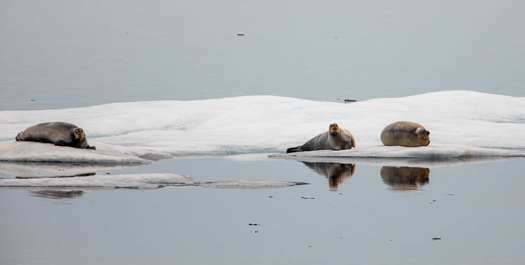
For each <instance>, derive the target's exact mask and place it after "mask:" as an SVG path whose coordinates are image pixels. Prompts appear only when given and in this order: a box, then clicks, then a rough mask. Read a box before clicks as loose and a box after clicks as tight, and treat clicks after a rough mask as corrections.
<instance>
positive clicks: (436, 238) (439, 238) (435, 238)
mask: <svg viewBox="0 0 525 265" xmlns="http://www.w3.org/2000/svg"><path fill="white" fill-rule="evenodd" d="M432 240H441V237H433V238H432Z"/></svg>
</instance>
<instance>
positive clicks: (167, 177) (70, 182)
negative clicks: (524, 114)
mask: <svg viewBox="0 0 525 265" xmlns="http://www.w3.org/2000/svg"><path fill="white" fill-rule="evenodd" d="M194 183H195V182H194V181H193V178H191V177H188V176H182V175H177V174H132V175H95V176H89V177H72V178H35V179H0V187H2V188H47V189H71V188H76V189H82V190H86V189H88V190H93V189H158V188H162V187H165V186H191V185H194Z"/></svg>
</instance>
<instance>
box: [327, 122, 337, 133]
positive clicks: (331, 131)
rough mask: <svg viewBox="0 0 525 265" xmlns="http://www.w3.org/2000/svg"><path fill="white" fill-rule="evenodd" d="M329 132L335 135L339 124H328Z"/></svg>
mask: <svg viewBox="0 0 525 265" xmlns="http://www.w3.org/2000/svg"><path fill="white" fill-rule="evenodd" d="M329 131H330V134H332V135H337V134H339V126H338V125H337V123H332V124H330V130H329Z"/></svg>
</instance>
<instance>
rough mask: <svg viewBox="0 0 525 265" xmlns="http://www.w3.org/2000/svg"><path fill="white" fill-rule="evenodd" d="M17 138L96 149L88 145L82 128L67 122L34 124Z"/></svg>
mask: <svg viewBox="0 0 525 265" xmlns="http://www.w3.org/2000/svg"><path fill="white" fill-rule="evenodd" d="M15 139H16V140H17V141H33V142H41V143H52V144H54V145H58V146H70V147H75V148H86V149H93V150H96V148H95V147H94V146H89V145H88V141H87V138H86V134H85V133H84V130H83V129H82V128H78V126H76V125H74V124H71V123H66V122H47V123H40V124H37V125H33V126H31V127H29V128H27V129H25V130H24V131H22V132H19V133H18V134H17V135H16V138H15Z"/></svg>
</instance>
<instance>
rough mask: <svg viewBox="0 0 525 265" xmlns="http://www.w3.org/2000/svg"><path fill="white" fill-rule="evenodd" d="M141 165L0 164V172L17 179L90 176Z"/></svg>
mask: <svg viewBox="0 0 525 265" xmlns="http://www.w3.org/2000/svg"><path fill="white" fill-rule="evenodd" d="M139 165H141V164H119V165H108V164H100V163H98V164H94V163H47V162H0V172H2V173H5V174H8V175H11V176H15V177H19V178H44V177H46V178H49V177H73V176H91V175H95V174H96V173H97V172H100V171H110V170H119V169H125V168H129V167H137V166H139Z"/></svg>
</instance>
